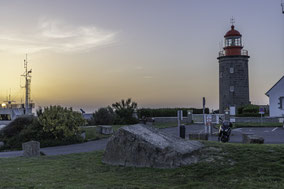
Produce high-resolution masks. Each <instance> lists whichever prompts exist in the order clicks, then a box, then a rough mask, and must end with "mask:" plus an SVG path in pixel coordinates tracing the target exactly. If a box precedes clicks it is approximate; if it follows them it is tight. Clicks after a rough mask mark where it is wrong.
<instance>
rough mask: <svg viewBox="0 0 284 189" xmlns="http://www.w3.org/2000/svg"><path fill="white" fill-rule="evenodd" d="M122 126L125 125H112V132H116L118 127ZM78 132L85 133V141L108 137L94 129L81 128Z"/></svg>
mask: <svg viewBox="0 0 284 189" xmlns="http://www.w3.org/2000/svg"><path fill="white" fill-rule="evenodd" d="M123 126H125V125H112V128H113V130H114V131H117V130H118V129H119V128H120V127H123ZM80 130H81V131H85V132H86V140H99V139H102V138H107V137H109V136H110V135H103V134H100V133H97V131H96V127H81V128H80Z"/></svg>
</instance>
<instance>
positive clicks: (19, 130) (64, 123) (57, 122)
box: [0, 106, 85, 149]
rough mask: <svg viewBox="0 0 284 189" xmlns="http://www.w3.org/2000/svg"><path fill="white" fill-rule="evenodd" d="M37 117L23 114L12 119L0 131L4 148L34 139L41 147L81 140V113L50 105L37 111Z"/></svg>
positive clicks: (14, 147)
mask: <svg viewBox="0 0 284 189" xmlns="http://www.w3.org/2000/svg"><path fill="white" fill-rule="evenodd" d="M38 116H39V117H34V116H23V117H18V118H16V119H15V120H13V121H12V122H11V123H10V124H9V125H7V126H6V127H4V128H3V129H2V130H1V132H0V140H2V141H3V142H4V143H5V147H4V148H5V149H11V148H12V149H17V148H21V145H22V143H24V142H27V141H30V140H36V141H39V142H40V143H41V147H46V146H54V145H64V144H73V143H78V142H82V141H83V140H82V138H81V137H80V132H79V126H80V125H83V124H84V123H85V120H84V119H83V117H82V115H81V114H80V113H78V112H74V111H72V109H71V108H70V109H67V108H62V107H60V106H50V107H49V108H44V111H38Z"/></svg>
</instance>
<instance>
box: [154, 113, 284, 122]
mask: <svg viewBox="0 0 284 189" xmlns="http://www.w3.org/2000/svg"><path fill="white" fill-rule="evenodd" d="M206 115H208V114H206ZM218 117H221V119H223V120H224V119H225V117H224V114H213V115H212V122H213V123H217V120H216V119H217V118H218ZM154 118H155V122H156V123H175V122H176V123H177V117H154ZM235 119H236V122H237V123H261V118H260V117H236V118H235ZM192 120H193V122H194V123H197V124H203V114H192ZM282 120H283V118H275V117H263V118H262V122H263V123H279V122H281V121H282ZM181 122H182V123H187V117H183V120H182V121H181ZM282 122H283V121H282Z"/></svg>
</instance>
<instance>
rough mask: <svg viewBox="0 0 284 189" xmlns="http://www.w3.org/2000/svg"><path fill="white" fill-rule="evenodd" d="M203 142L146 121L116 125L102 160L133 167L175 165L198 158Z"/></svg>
mask: <svg viewBox="0 0 284 189" xmlns="http://www.w3.org/2000/svg"><path fill="white" fill-rule="evenodd" d="M202 147H203V144H201V143H200V142H198V141H190V140H184V139H181V138H178V137H175V136H172V135H169V134H166V133H164V132H162V131H161V130H158V129H155V128H153V127H151V126H146V125H132V126H126V127H122V128H120V129H119V130H118V131H117V132H116V133H115V134H114V135H113V136H112V137H110V139H109V141H108V144H107V147H106V150H105V153H104V156H103V160H102V161H103V163H107V164H111V165H123V166H133V167H155V168H175V167H179V166H183V165H189V164H191V163H195V162H197V161H198V151H197V150H198V149H200V148H202Z"/></svg>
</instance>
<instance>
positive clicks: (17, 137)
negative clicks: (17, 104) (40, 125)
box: [0, 116, 40, 148]
mask: <svg viewBox="0 0 284 189" xmlns="http://www.w3.org/2000/svg"><path fill="white" fill-rule="evenodd" d="M36 121H37V119H36V118H35V117H34V116H21V117H18V118H16V119H15V120H13V121H12V122H11V123H9V124H8V125H7V126H6V127H4V128H3V129H2V130H1V132H0V138H1V140H2V141H4V143H5V147H6V148H20V147H21V145H22V143H23V142H27V141H30V140H38V139H39V137H38V134H39V133H40V131H39V130H37V129H35V128H33V124H34V123H35V122H36Z"/></svg>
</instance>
